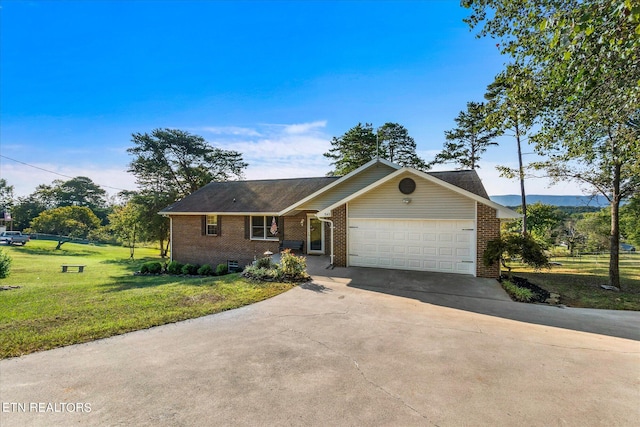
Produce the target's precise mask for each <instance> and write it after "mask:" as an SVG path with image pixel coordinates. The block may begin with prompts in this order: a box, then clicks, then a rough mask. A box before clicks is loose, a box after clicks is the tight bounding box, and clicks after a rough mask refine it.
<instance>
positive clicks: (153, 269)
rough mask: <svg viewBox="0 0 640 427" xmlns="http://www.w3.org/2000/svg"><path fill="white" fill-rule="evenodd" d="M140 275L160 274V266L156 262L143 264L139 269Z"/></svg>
mask: <svg viewBox="0 0 640 427" xmlns="http://www.w3.org/2000/svg"><path fill="white" fill-rule="evenodd" d="M140 273H142V274H160V273H162V264H161V263H160V262H158V261H151V262H145V263H144V264H142V267H140Z"/></svg>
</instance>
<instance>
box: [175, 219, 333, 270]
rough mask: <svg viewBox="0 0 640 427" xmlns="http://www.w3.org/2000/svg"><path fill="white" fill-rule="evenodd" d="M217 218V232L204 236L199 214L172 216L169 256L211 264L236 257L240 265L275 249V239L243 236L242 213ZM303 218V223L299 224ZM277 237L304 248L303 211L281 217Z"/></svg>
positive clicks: (305, 220) (305, 232)
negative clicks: (280, 229)
mask: <svg viewBox="0 0 640 427" xmlns="http://www.w3.org/2000/svg"><path fill="white" fill-rule="evenodd" d="M219 218H220V235H219V236H207V235H203V234H202V215H180V216H177V215H176V216H173V217H172V224H173V235H172V237H173V242H172V244H171V248H172V250H173V252H172V254H171V258H172V259H173V260H176V261H179V262H181V263H191V264H200V265H203V264H209V265H211V266H212V267H213V268H215V266H216V265H218V264H226V263H227V261H238V265H239V266H240V267H244V266H245V265H248V264H250V263H251V262H253V260H254V257H255V258H260V257H261V256H262V255H263V254H264V253H265V252H266V251H271V252H273V253H277V252H278V247H279V242H276V241H261V240H251V239H245V238H244V237H245V230H244V227H245V217H244V216H243V215H221V216H220V217H219ZM303 219H304V224H303V225H300V221H301V220H303ZM327 228H328V227H327ZM279 237H280V240H282V239H283V238H284V239H286V240H303V241H304V242H305V247H304V249H303V252H306V240H307V212H300V213H298V214H297V215H295V216H288V217H284V233H281V234H280V236H279ZM327 242H328V240H327Z"/></svg>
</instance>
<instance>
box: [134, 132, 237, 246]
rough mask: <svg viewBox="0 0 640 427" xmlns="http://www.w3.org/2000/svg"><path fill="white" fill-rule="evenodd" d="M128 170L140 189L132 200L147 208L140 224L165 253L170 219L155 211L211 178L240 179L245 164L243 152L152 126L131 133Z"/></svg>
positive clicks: (216, 179)
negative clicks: (146, 129) (151, 129)
mask: <svg viewBox="0 0 640 427" xmlns="http://www.w3.org/2000/svg"><path fill="white" fill-rule="evenodd" d="M132 142H133V143H134V146H133V147H131V148H129V149H128V150H127V152H128V153H129V154H130V155H132V156H133V160H132V161H131V163H130V164H129V172H131V173H133V175H134V176H135V177H136V182H137V184H138V187H139V191H138V192H137V194H136V196H135V199H136V200H135V201H136V203H138V204H139V205H142V206H144V207H145V208H146V211H145V214H144V221H143V225H145V226H146V227H148V229H147V230H146V231H147V233H148V235H149V236H153V237H155V238H156V239H157V240H158V241H159V242H160V253H161V255H162V256H164V255H166V249H165V247H164V243H165V242H167V246H168V242H169V221H168V219H166V218H163V217H161V216H159V215H158V214H157V212H158V211H160V210H161V209H162V208H164V207H166V206H167V205H170V204H171V203H173V202H175V201H176V200H178V199H180V198H182V197H184V196H186V195H188V194H189V193H191V192H193V191H195V190H197V189H198V188H200V187H202V186H204V185H206V184H208V183H209V182H211V181H227V180H230V179H233V178H241V177H242V172H243V170H244V169H245V168H246V167H247V163H245V162H244V161H243V160H242V154H240V153H238V152H236V151H231V150H223V149H220V148H216V147H213V146H212V145H210V144H209V143H208V142H206V141H205V139H204V138H202V137H201V136H198V135H192V134H190V133H189V132H185V131H182V130H178V129H155V130H154V131H152V132H151V134H147V133H144V134H141V133H134V134H133V135H132Z"/></svg>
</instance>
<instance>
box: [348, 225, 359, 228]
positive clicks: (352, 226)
mask: <svg viewBox="0 0 640 427" xmlns="http://www.w3.org/2000/svg"><path fill="white" fill-rule="evenodd" d="M349 228H358V227H356V226H355V225H350V226H349Z"/></svg>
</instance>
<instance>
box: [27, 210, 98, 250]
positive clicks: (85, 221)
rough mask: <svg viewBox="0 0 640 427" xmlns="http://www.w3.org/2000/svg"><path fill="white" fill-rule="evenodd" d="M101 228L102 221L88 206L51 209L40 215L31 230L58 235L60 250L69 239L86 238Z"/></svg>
mask: <svg viewBox="0 0 640 427" xmlns="http://www.w3.org/2000/svg"><path fill="white" fill-rule="evenodd" d="M98 227H100V219H99V218H98V217H97V216H96V215H95V214H94V213H93V211H91V209H89V208H88V207H86V206H63V207H59V208H54V209H49V210H46V211H44V212H42V213H41V214H40V215H38V216H37V217H36V218H35V219H34V220H33V221H32V222H31V228H32V230H33V231H35V232H37V233H48V234H57V235H58V236H60V237H61V238H60V239H59V240H58V246H57V247H56V249H60V246H62V244H63V243H65V242H66V241H68V238H70V237H71V238H72V237H79V238H86V237H87V236H88V235H89V232H90V231H92V230H95V229H97V228H98Z"/></svg>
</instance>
